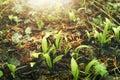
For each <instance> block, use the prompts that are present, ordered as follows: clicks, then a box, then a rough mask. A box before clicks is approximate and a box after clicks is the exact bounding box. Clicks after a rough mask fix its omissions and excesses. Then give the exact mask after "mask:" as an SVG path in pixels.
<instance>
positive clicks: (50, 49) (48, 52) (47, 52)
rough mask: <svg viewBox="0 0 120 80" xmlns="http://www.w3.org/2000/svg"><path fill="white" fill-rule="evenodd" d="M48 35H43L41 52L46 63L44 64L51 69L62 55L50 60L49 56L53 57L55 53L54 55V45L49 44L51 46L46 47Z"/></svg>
mask: <svg viewBox="0 0 120 80" xmlns="http://www.w3.org/2000/svg"><path fill="white" fill-rule="evenodd" d="M49 35H50V34H48V35H45V36H44V37H43V39H42V51H43V54H42V55H43V57H44V58H45V61H46V63H47V65H48V67H49V68H50V69H52V68H53V66H54V64H55V63H56V62H58V61H59V60H60V59H61V58H62V57H63V55H62V54H61V55H58V56H55V58H54V59H52V58H51V56H50V55H53V56H54V55H55V53H56V51H57V50H56V49H57V48H56V47H55V46H54V44H51V46H50V47H48V43H47V39H46V38H47V37H49Z"/></svg>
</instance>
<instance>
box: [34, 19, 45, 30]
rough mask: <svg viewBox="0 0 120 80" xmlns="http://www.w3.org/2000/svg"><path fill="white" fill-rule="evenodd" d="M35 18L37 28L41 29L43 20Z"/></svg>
mask: <svg viewBox="0 0 120 80" xmlns="http://www.w3.org/2000/svg"><path fill="white" fill-rule="evenodd" d="M35 20H36V23H37V26H38V29H42V28H43V27H44V25H45V24H44V22H43V20H41V19H39V18H37V17H36V18H35Z"/></svg>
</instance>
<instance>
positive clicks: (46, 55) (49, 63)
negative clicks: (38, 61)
mask: <svg viewBox="0 0 120 80" xmlns="http://www.w3.org/2000/svg"><path fill="white" fill-rule="evenodd" d="M43 56H44V58H45V60H46V63H47V65H48V66H49V68H52V61H51V58H50V56H49V54H44V55H43Z"/></svg>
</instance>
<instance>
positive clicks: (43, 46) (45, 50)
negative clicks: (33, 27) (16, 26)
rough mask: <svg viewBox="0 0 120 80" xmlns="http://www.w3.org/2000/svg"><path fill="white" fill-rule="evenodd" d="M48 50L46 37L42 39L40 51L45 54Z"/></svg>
mask: <svg viewBox="0 0 120 80" xmlns="http://www.w3.org/2000/svg"><path fill="white" fill-rule="evenodd" d="M47 50H48V44H47V39H46V37H43V39H42V51H43V52H44V53H46V52H47Z"/></svg>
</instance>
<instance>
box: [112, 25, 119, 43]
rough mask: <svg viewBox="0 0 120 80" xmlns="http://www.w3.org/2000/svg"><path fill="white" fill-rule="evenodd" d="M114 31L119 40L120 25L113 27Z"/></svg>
mask: <svg viewBox="0 0 120 80" xmlns="http://www.w3.org/2000/svg"><path fill="white" fill-rule="evenodd" d="M113 31H114V35H115V38H116V40H117V41H119V39H120V26H118V27H117V28H115V27H113Z"/></svg>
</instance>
